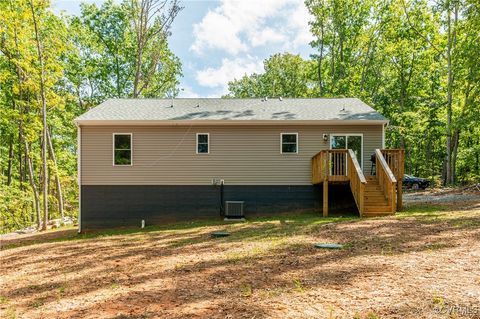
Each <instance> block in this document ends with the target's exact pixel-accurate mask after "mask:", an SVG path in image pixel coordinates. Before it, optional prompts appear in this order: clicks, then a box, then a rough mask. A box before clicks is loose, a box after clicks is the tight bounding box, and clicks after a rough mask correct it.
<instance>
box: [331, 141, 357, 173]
mask: <svg viewBox="0 0 480 319" xmlns="http://www.w3.org/2000/svg"><path fill="white" fill-rule="evenodd" d="M334 136H345V137H346V140H345V143H347V140H348V137H349V136H361V137H362V146H361V148H362V149H361V154H360V157H361V159H362V163H361V164H360V168H361V169H362V171H363V162H365V160H364V158H363V142H364V136H363V133H331V134H330V143H329V149H331V150H332V149H333V148H332V140H333V137H334ZM346 146H347V147H348V145H346ZM347 149H348V148H347Z"/></svg>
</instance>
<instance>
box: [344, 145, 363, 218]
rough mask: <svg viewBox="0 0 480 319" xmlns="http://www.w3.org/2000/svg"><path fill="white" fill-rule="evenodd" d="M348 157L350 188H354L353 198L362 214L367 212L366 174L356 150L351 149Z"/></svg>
mask: <svg viewBox="0 0 480 319" xmlns="http://www.w3.org/2000/svg"><path fill="white" fill-rule="evenodd" d="M348 155H349V156H348V157H347V163H348V164H347V174H348V179H349V184H350V189H351V190H352V194H353V198H354V200H355V203H356V204H357V207H358V212H359V213H360V216H362V215H363V213H364V212H365V185H366V184H367V180H366V179H365V175H363V171H362V168H361V167H360V164H359V163H358V160H357V156H356V155H355V152H354V151H353V150H351V149H349V150H348Z"/></svg>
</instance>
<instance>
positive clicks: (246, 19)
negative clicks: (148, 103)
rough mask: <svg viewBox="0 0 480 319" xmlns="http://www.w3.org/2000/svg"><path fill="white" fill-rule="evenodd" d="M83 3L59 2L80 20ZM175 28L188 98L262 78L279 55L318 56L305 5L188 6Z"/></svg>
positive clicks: (56, 1) (194, 0)
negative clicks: (271, 59) (239, 81)
mask: <svg viewBox="0 0 480 319" xmlns="http://www.w3.org/2000/svg"><path fill="white" fill-rule="evenodd" d="M81 2H89V3H92V2H95V3H97V4H101V3H102V1H101V0H83V1H82V0H53V7H54V10H55V11H56V12H60V11H65V12H66V13H67V14H79V12H80V7H79V5H80V3H81ZM182 5H183V6H184V7H185V8H184V9H183V10H182V11H181V12H180V14H179V15H178V16H177V18H176V20H175V22H174V25H173V30H172V32H173V34H172V36H171V38H170V40H169V42H170V48H171V50H172V51H173V52H174V53H175V54H176V55H177V56H178V57H179V58H180V60H181V62H182V69H183V78H181V80H180V81H181V84H180V88H183V92H182V93H181V94H180V96H183V97H219V96H221V95H223V94H225V93H226V92H227V83H228V81H231V80H233V79H235V78H240V77H242V76H243V75H244V74H251V73H254V72H261V71H262V69H263V63H262V62H263V60H264V59H265V58H268V57H269V56H271V55H272V54H275V53H279V52H291V53H294V54H300V55H301V56H303V57H308V55H309V54H310V53H312V49H311V48H310V46H309V44H308V43H309V42H310V41H311V40H312V38H311V35H310V32H309V27H308V21H309V19H310V17H309V14H308V12H307V10H306V8H305V5H304V3H303V0H256V1H255V0H243V1H242V0H240V1H230V0H219V1H203V0H190V1H187V0H183V1H182Z"/></svg>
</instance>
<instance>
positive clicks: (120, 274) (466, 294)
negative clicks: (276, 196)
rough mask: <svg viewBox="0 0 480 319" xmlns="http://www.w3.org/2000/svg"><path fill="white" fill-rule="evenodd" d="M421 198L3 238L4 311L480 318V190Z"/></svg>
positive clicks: (0, 301) (25, 314)
mask: <svg viewBox="0 0 480 319" xmlns="http://www.w3.org/2000/svg"><path fill="white" fill-rule="evenodd" d="M450 195H451V194H450ZM409 197H411V196H410V195H407V196H406V201H407V202H408V201H410V199H409ZM410 202H411V203H410V204H408V206H407V208H406V210H405V211H404V212H402V213H400V214H398V215H397V216H395V217H388V218H378V219H363V220H360V219H358V218H329V219H324V218H320V217H318V216H315V215H314V214H306V215H296V216H293V217H286V218H285V219H281V218H277V219H265V220H258V221H250V222H247V223H241V224H230V225H224V224H221V223H219V222H218V221H217V222H212V223H211V224H210V225H209V226H206V224H205V222H202V223H200V222H197V223H191V224H178V225H171V226H165V227H162V228H156V229H146V230H145V231H142V232H138V231H117V232H108V233H104V234H93V235H92V234H90V235H83V236H78V235H76V234H75V230H73V229H70V230H61V231H54V232H50V233H47V234H41V235H39V234H33V235H22V236H17V237H14V238H8V239H7V238H4V239H3V240H2V251H1V255H0V256H1V268H0V276H1V279H0V280H1V282H0V284H1V287H0V317H2V318H117V319H120V318H124V319H126V318H248V319H253V318H255V319H260V318H369V319H373V318H480V195H479V194H473V195H472V196H471V197H468V198H462V199H461V201H454V202H453V203H452V202H451V201H450V202H449V201H441V203H434V204H431V203H430V204H425V203H422V202H421V201H419V200H411V201H410ZM217 230H227V231H229V232H230V233H231V236H230V237H225V238H217V239H212V238H211V236H210V233H211V232H213V231H217ZM314 243H341V244H343V245H344V248H343V249H341V250H321V249H317V248H315V247H314V246H313V244H314Z"/></svg>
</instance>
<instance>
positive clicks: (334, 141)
mask: <svg viewBox="0 0 480 319" xmlns="http://www.w3.org/2000/svg"><path fill="white" fill-rule="evenodd" d="M330 148H331V149H351V150H353V152H354V153H355V155H356V156H357V160H358V163H359V164H360V167H362V168H363V163H362V162H363V161H362V157H363V135H362V134H331V136H330Z"/></svg>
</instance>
